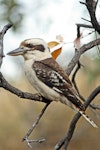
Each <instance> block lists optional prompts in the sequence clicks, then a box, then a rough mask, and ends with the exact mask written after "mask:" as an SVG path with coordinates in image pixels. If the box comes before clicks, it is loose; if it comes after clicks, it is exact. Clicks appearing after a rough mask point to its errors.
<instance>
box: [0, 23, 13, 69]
mask: <svg viewBox="0 0 100 150" xmlns="http://www.w3.org/2000/svg"><path fill="white" fill-rule="evenodd" d="M11 26H12V24H7V25H5V26H4V28H3V29H2V31H1V32H0V67H1V65H2V59H3V57H4V53H3V38H4V35H5V33H6V32H7V30H8V29H9V28H11Z"/></svg>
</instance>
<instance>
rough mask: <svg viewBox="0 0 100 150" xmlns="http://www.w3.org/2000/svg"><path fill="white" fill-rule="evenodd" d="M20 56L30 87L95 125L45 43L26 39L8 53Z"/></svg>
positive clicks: (35, 39) (36, 39) (38, 39)
mask: <svg viewBox="0 0 100 150" xmlns="http://www.w3.org/2000/svg"><path fill="white" fill-rule="evenodd" d="M8 55H11V56H18V55H22V56H23V57H24V60H25V74H26V76H27V78H28V80H29V81H30V83H31V84H32V86H33V87H34V88H35V89H36V90H37V91H38V92H39V94H41V95H42V96H43V97H45V98H46V99H49V100H51V101H60V102H62V103H64V104H66V105H68V106H70V107H71V108H73V109H74V110H76V111H78V112H80V114H81V115H82V116H83V117H84V118H85V119H86V120H87V121H88V122H89V123H90V124H91V125H92V126H93V127H97V125H96V124H95V123H94V122H93V121H92V120H91V119H90V118H89V117H88V116H87V115H86V114H85V109H84V106H83V104H82V102H81V101H80V99H79V97H78V94H77V92H76V90H75V89H74V87H73V86H72V83H71V81H70V80H69V77H68V75H67V74H66V72H65V71H64V70H63V69H62V68H61V67H60V65H59V64H58V63H57V62H56V61H55V60H54V59H53V58H52V56H51V53H50V50H49V48H48V45H47V43H46V42H45V41H44V40H43V39H40V38H32V39H27V40H24V41H23V42H21V44H20V46H19V48H17V49H15V50H13V51H11V52H9V53H8Z"/></svg>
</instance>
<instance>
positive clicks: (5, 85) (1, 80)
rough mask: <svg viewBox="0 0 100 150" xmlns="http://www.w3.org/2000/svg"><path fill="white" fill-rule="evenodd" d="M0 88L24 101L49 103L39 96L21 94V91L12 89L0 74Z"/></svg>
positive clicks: (26, 93)
mask: <svg viewBox="0 0 100 150" xmlns="http://www.w3.org/2000/svg"><path fill="white" fill-rule="evenodd" d="M0 87H2V88H4V89H6V90H8V91H9V92H11V93H13V94H15V95H17V96H18V97H20V98H24V99H28V100H34V101H39V102H45V103H48V102H50V101H49V100H47V99H45V98H43V97H42V96H41V95H39V94H32V93H28V92H22V91H21V90H19V89H17V88H15V87H13V86H12V85H10V84H9V83H8V82H7V81H6V80H5V78H4V77H3V75H2V73H1V72H0Z"/></svg>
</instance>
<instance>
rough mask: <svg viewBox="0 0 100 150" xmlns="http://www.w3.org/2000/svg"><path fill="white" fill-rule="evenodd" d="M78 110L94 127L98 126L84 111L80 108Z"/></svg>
mask: <svg viewBox="0 0 100 150" xmlns="http://www.w3.org/2000/svg"><path fill="white" fill-rule="evenodd" d="M78 111H79V113H80V114H81V115H82V116H83V117H84V118H85V119H86V120H87V121H88V122H89V123H90V124H91V125H92V126H93V127H94V128H98V126H97V125H96V124H95V123H94V121H93V120H91V119H90V117H89V116H88V115H86V114H85V112H84V111H82V110H78Z"/></svg>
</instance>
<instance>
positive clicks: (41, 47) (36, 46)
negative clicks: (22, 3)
mask: <svg viewBox="0 0 100 150" xmlns="http://www.w3.org/2000/svg"><path fill="white" fill-rule="evenodd" d="M35 49H36V50H39V51H41V52H44V50H45V48H44V46H43V45H42V44H40V45H35Z"/></svg>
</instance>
